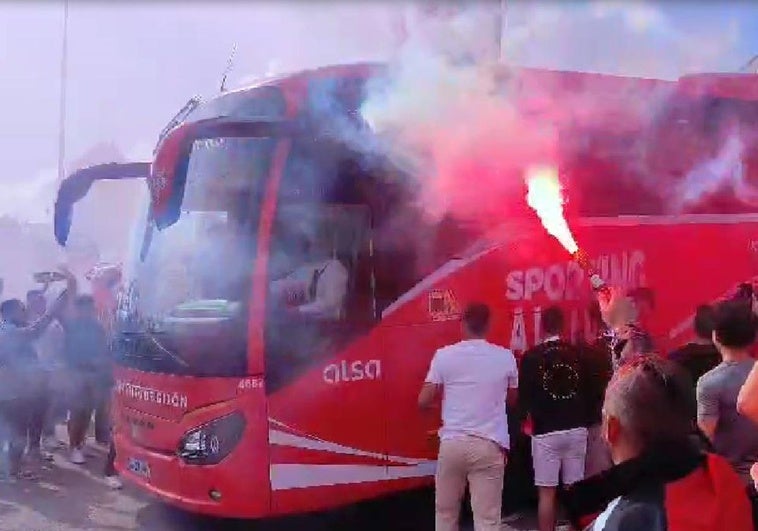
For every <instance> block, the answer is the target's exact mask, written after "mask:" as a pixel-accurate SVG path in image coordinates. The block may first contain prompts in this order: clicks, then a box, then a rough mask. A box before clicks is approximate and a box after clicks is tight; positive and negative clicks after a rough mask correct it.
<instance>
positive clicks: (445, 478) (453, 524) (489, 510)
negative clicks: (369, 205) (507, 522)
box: [435, 437, 505, 531]
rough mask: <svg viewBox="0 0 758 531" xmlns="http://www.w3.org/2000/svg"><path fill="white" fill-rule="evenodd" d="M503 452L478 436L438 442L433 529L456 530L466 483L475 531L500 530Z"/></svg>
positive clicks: (442, 530) (496, 445) (492, 443)
mask: <svg viewBox="0 0 758 531" xmlns="http://www.w3.org/2000/svg"><path fill="white" fill-rule="evenodd" d="M504 469H505V454H504V453H503V450H502V449H501V448H500V446H499V445H498V444H497V443H495V442H493V441H489V440H487V439H481V438H479V437H461V438H456V439H448V440H443V441H441V442H440V451H439V457H438V458H437V478H436V500H435V513H436V514H435V522H436V524H435V528H436V530H437V531H459V529H460V528H459V523H458V520H459V518H460V510H461V502H462V500H463V495H464V493H465V491H466V483H467V482H468V485H469V491H470V493H471V509H472V511H473V513H474V529H475V531H499V530H500V508H501V505H502V499H503V471H504Z"/></svg>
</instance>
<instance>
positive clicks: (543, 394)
mask: <svg viewBox="0 0 758 531" xmlns="http://www.w3.org/2000/svg"><path fill="white" fill-rule="evenodd" d="M564 323H565V319H564V316H563V312H562V311H561V309H560V308H558V307H551V308H548V309H547V310H545V312H543V314H542V331H543V333H544V336H545V340H544V341H543V342H542V343H541V344H539V345H537V346H536V347H534V348H532V349H529V350H527V351H526V352H525V353H524V357H523V359H522V361H521V367H520V374H519V380H520V381H521V382H522V383H521V391H520V398H521V403H522V406H523V408H524V411H525V412H526V414H528V415H530V416H531V419H532V425H533V436H532V460H533V466H534V484H535V485H536V486H537V488H538V491H539V510H538V517H539V528H540V531H551V530H553V529H555V521H556V513H557V504H556V490H557V487H558V484H559V483H560V480H561V479H562V480H563V484H564V485H571V484H573V483H576V482H577V481H580V480H581V479H583V478H584V464H585V457H586V452H587V428H586V424H587V411H588V405H587V402H588V397H587V368H586V367H585V364H584V362H583V360H582V355H581V351H580V350H579V349H578V348H577V347H575V346H574V345H572V344H571V343H568V342H567V341H565V340H563V339H562V338H561V336H562V335H563V330H564Z"/></svg>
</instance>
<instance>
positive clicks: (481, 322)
mask: <svg viewBox="0 0 758 531" xmlns="http://www.w3.org/2000/svg"><path fill="white" fill-rule="evenodd" d="M463 322H464V323H465V324H466V328H468V331H469V332H471V333H472V334H474V335H477V336H483V335H485V334H486V333H487V331H488V330H489V327H490V308H489V306H487V305H486V304H482V303H473V304H469V305H468V306H467V307H466V310H465V311H464V312H463Z"/></svg>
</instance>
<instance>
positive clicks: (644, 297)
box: [628, 286, 655, 309]
mask: <svg viewBox="0 0 758 531" xmlns="http://www.w3.org/2000/svg"><path fill="white" fill-rule="evenodd" d="M628 295H629V297H631V298H632V300H634V302H635V303H636V304H639V303H640V302H644V303H646V304H647V305H648V306H650V309H655V292H654V291H653V290H652V289H651V288H648V287H644V286H641V287H639V288H634V289H633V290H630V291H629V293H628Z"/></svg>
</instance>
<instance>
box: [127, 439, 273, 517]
mask: <svg viewBox="0 0 758 531" xmlns="http://www.w3.org/2000/svg"><path fill="white" fill-rule="evenodd" d="M115 442H116V448H117V452H116V470H118V472H119V473H120V474H121V475H122V477H123V478H124V479H125V480H127V481H128V482H130V483H132V484H134V485H136V486H137V487H138V488H139V489H141V490H143V491H146V492H147V493H149V494H151V495H153V496H155V497H157V498H159V499H161V500H162V501H164V502H166V503H168V504H169V505H172V506H174V507H178V508H180V509H182V510H185V511H188V512H192V513H200V514H206V515H211V516H222V517H241V518H253V517H257V516H262V515H260V514H252V513H251V509H252V507H250V506H249V505H247V504H245V503H244V498H247V500H248V501H249V499H250V498H249V496H250V493H240V492H238V491H237V490H238V489H235V488H234V486H233V484H231V483H230V482H229V481H223V478H224V476H225V474H223V473H221V474H219V473H215V472H221V470H219V469H220V467H223V466H224V465H223V464H222V465H213V466H203V467H199V466H194V465H187V464H186V463H184V462H183V461H182V460H181V459H180V458H179V457H178V456H177V455H170V454H166V453H162V452H155V451H151V450H149V449H147V448H144V447H141V446H139V445H136V444H134V442H133V441H131V440H130V439H129V438H128V437H124V436H123V435H118V434H117V435H116V436H115ZM237 486H239V485H237ZM245 494H247V496H244V495H245ZM241 495H242V496H241Z"/></svg>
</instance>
